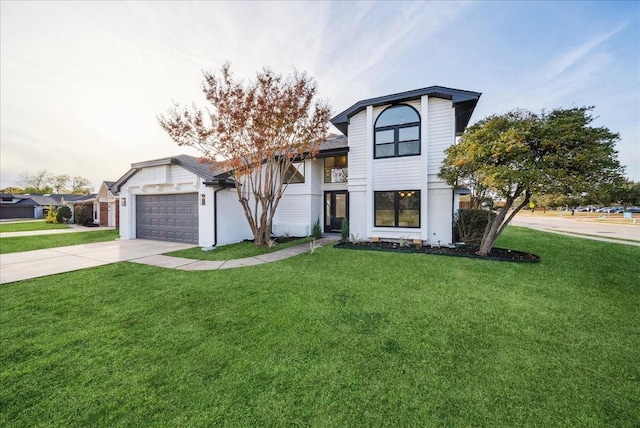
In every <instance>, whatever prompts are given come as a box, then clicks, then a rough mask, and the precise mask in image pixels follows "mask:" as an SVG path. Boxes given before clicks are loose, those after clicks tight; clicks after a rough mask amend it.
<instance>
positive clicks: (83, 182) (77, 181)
mask: <svg viewBox="0 0 640 428" xmlns="http://www.w3.org/2000/svg"><path fill="white" fill-rule="evenodd" d="M92 190H93V188H92V187H91V182H90V181H89V180H87V179H86V178H83V177H73V178H72V179H71V193H72V194H74V195H88V194H89V193H91V191H92Z"/></svg>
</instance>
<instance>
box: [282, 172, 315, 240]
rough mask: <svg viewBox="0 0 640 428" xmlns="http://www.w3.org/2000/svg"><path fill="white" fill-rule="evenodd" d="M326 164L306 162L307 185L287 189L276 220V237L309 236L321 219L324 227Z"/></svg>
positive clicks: (305, 181) (294, 185) (291, 186)
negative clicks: (323, 205) (324, 168)
mask: <svg viewBox="0 0 640 428" xmlns="http://www.w3.org/2000/svg"><path fill="white" fill-rule="evenodd" d="M323 165H324V163H323V162H322V160H321V159H318V160H307V161H306V162H305V165H304V172H305V174H304V176H305V180H304V183H298V184H290V185H289V186H287V189H286V190H285V193H284V195H283V196H282V199H280V203H279V204H278V208H277V210H276V214H275V216H274V217H273V224H272V230H273V233H274V234H275V235H276V236H278V235H284V234H288V235H290V236H309V235H310V234H311V231H312V228H313V224H314V223H315V222H316V221H317V220H318V219H320V224H322V215H323V213H322V190H321V186H322V184H321V182H322V168H323Z"/></svg>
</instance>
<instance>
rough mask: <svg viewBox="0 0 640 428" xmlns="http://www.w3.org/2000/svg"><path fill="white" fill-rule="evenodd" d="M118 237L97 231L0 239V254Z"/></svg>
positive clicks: (117, 234)
mask: <svg viewBox="0 0 640 428" xmlns="http://www.w3.org/2000/svg"><path fill="white" fill-rule="evenodd" d="M118 236H120V232H118V231H117V230H99V231H95V232H74V233H61V234H52V235H37V236H19V237H12V238H0V254H9V253H17V252H20V251H31V250H41V249H43V248H54V247H65V246H67V245H79V244H90V243H92V242H104V241H113V240H114V239H116V238H118Z"/></svg>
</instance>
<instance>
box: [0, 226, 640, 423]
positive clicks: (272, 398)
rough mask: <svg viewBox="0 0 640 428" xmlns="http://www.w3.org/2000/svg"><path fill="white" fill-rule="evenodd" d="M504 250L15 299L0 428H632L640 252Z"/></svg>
mask: <svg viewBox="0 0 640 428" xmlns="http://www.w3.org/2000/svg"><path fill="white" fill-rule="evenodd" d="M499 246H502V247H508V248H512V249H517V250H522V251H528V252H532V253H535V254H538V255H540V256H542V262H541V263H540V264H515V263H507V262H492V261H484V260H475V259H461V258H452V257H445V256H433V255H421V254H392V253H381V252H366V251H352V250H340V249H334V248H332V247H324V248H321V249H319V250H318V251H316V252H315V253H314V254H304V255H301V256H298V257H294V258H291V259H287V260H285V261H282V262H278V263H272V264H265V265H261V266H254V267H249V268H242V269H231V270H224V271H206V272H184V271H178V270H171V269H162V268H155V267H150V266H144V265H138V264H135V263H119V264H113V265H109V266H104V267H100V268H95V269H88V270H84V271H78V272H73V273H68V274H63V275H57V276H52V277H48V278H42V279H37V280H29V281H24V282H20V283H13V284H8V285H4V286H2V287H0V325H1V328H0V362H1V364H0V385H1V386H2V387H1V388H0V426H25V427H33V426H105V427H107V426H108V427H111V426H203V427H205V426H216V425H228V426H284V425H302V426H345V427H346V426H348V427H352V426H375V427H378V426H393V427H397V426H416V427H422V426H608V427H610V426H613V427H615V426H620V427H628V426H637V424H638V421H640V406H639V405H638V404H639V403H640V352H639V350H640V322H639V320H640V263H639V260H640V247H634V246H627V245H616V244H609V243H603V242H596V241H589V240H583V239H579V238H569V237H564V236H558V235H554V234H549V233H543V232H536V231H532V230H528V229H523V228H515V227H510V228H509V229H508V230H507V232H506V233H505V236H503V237H502V238H501V239H500V241H499Z"/></svg>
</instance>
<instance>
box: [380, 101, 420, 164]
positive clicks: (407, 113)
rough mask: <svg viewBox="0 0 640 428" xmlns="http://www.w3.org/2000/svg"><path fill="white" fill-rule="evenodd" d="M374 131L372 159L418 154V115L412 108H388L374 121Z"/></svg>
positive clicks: (404, 105) (398, 106) (405, 106)
mask: <svg viewBox="0 0 640 428" xmlns="http://www.w3.org/2000/svg"><path fill="white" fill-rule="evenodd" d="M374 129H375V132H374V144H375V146H374V155H373V156H374V158H376V159H377V158H391V157H397V156H414V155H419V154H420V114H418V112H417V111H416V109H414V108H413V107H411V106H409V105H406V104H398V105H394V106H391V107H388V108H387V109H385V110H384V111H383V112H382V113H380V115H379V116H378V118H377V119H376V123H375V125H374Z"/></svg>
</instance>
